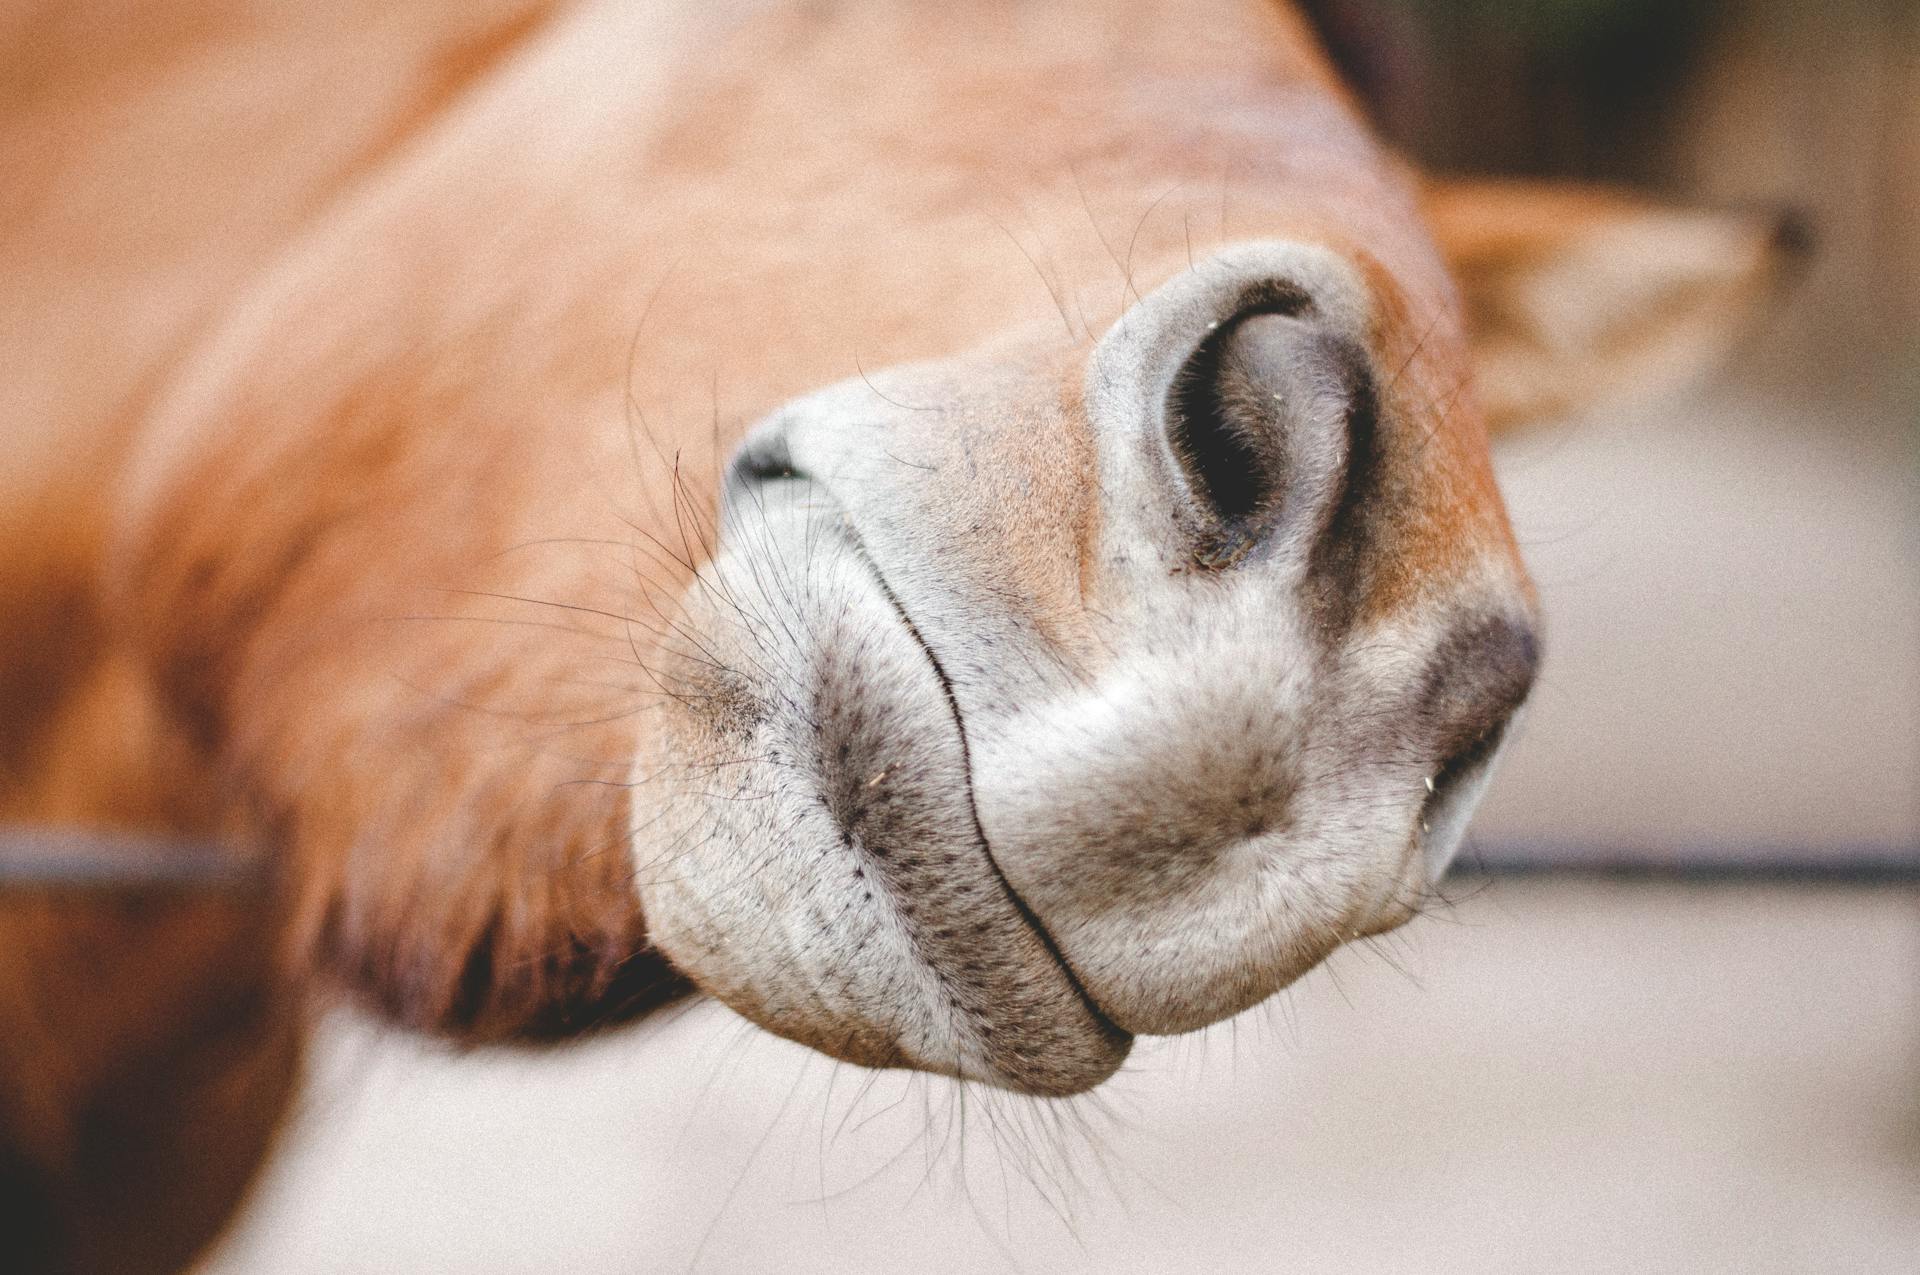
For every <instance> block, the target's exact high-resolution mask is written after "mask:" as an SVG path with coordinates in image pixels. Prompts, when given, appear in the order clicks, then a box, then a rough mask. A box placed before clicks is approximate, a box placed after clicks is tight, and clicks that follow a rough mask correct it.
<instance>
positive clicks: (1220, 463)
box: [1167, 319, 1279, 527]
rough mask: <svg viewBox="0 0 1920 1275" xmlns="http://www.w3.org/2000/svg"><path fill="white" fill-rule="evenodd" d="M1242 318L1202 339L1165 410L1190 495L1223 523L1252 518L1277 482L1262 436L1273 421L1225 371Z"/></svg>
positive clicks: (1169, 439)
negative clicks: (1254, 407)
mask: <svg viewBox="0 0 1920 1275" xmlns="http://www.w3.org/2000/svg"><path fill="white" fill-rule="evenodd" d="M1242 322H1243V320H1241V319H1235V320H1234V321H1233V322H1232V323H1230V324H1228V325H1226V326H1225V327H1223V328H1221V329H1220V330H1219V331H1217V332H1214V333H1213V334H1212V335H1211V336H1209V337H1208V338H1207V339H1206V340H1205V341H1203V342H1201V343H1200V348H1199V349H1197V350H1195V351H1194V353H1193V357H1192V358H1190V359H1188V360H1187V365H1186V366H1185V367H1184V368H1182V369H1181V370H1180V376H1179V379H1178V380H1177V381H1175V383H1174V389H1173V401H1172V403H1171V404H1170V405H1169V406H1170V408H1171V410H1170V411H1169V413H1168V429H1167V441H1168V442H1169V444H1171V446H1172V448H1173V454H1174V456H1175V458H1176V459H1178V460H1179V462H1180V466H1181V468H1182V469H1184V470H1185V471H1186V475H1187V480H1188V484H1189V486H1190V487H1191V488H1192V491H1193V494H1194V497H1195V498H1196V499H1197V500H1198V501H1199V502H1200V503H1201V505H1202V506H1203V507H1204V508H1205V509H1206V511H1207V512H1208V513H1209V514H1210V515H1211V516H1212V518H1213V519H1214V521H1216V522H1217V523H1219V524H1221V526H1222V527H1233V526H1236V525H1238V524H1243V523H1246V522H1248V521H1250V520H1252V519H1253V518H1255V517H1256V516H1257V515H1258V514H1259V513H1260V511H1261V510H1262V508H1263V507H1264V506H1265V505H1267V504H1268V503H1269V502H1270V501H1271V500H1272V498H1273V496H1274V495H1275V493H1276V491H1277V489H1278V486H1279V475H1278V474H1277V473H1275V472H1274V464H1273V457H1272V455H1271V451H1272V449H1271V447H1263V446H1262V442H1263V440H1262V439H1261V437H1260V435H1261V432H1262V430H1263V429H1264V430H1270V429H1271V426H1270V425H1268V423H1267V422H1266V421H1265V420H1264V419H1262V415H1263V414H1261V413H1259V412H1257V411H1253V410H1249V409H1250V406H1251V405H1249V404H1247V403H1245V402H1243V401H1238V399H1239V398H1240V396H1237V395H1235V394H1234V393H1233V392H1232V389H1231V388H1230V386H1229V385H1228V384H1227V382H1226V380H1225V377H1224V371H1225V369H1224V366H1223V365H1224V362H1225V357H1226V351H1227V348H1228V345H1229V343H1230V342H1232V341H1233V340H1234V338H1235V337H1236V336H1237V335H1239V332H1240V325H1241V323H1242Z"/></svg>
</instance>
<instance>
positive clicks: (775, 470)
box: [725, 430, 802, 489]
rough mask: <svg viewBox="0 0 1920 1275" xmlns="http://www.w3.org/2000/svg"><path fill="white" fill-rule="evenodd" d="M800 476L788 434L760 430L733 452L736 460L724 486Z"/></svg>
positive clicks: (736, 486) (728, 471)
mask: <svg viewBox="0 0 1920 1275" xmlns="http://www.w3.org/2000/svg"><path fill="white" fill-rule="evenodd" d="M801 476H802V475H801V474H800V472H799V471H798V470H797V469H795V468H794V465H793V453H792V451H791V450H790V449H789V447H788V444H787V436H786V434H785V433H784V432H774V431H769V430H759V431H756V432H755V433H754V434H753V435H751V436H750V437H749V438H748V439H747V441H746V442H744V443H742V444H741V445H740V448H739V450H738V451H736V452H734V454H733V461H732V463H730V464H729V465H728V466H727V480H726V484H725V486H726V487H727V488H728V489H735V488H740V487H747V486H751V485H753V484H755V483H763V482H772V481H774V480H776V479H781V478H797V477H801Z"/></svg>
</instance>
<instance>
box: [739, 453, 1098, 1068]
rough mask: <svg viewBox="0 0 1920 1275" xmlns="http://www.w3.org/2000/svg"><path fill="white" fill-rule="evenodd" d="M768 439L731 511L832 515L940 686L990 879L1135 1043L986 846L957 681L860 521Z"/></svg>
mask: <svg viewBox="0 0 1920 1275" xmlns="http://www.w3.org/2000/svg"><path fill="white" fill-rule="evenodd" d="M768 438H769V436H761V437H760V438H758V439H756V440H750V442H749V444H748V445H746V446H743V447H742V448H741V449H740V451H739V452H738V453H736V455H735V458H734V460H733V462H732V463H731V464H730V466H729V468H728V474H727V482H726V498H727V502H728V503H729V505H731V504H732V503H734V502H737V501H739V500H745V499H751V498H752V493H753V492H754V491H755V489H756V488H758V487H759V486H761V485H763V484H766V483H774V482H799V483H804V484H806V486H807V490H808V493H809V497H810V499H811V500H814V501H817V502H818V504H819V506H820V507H821V508H822V509H823V510H830V511H831V516H832V517H833V518H834V519H835V522H836V530H837V532H838V533H839V536H840V538H841V539H842V542H843V544H844V545H845V547H846V549H847V551H848V552H849V553H850V554H852V556H853V557H854V558H855V559H856V560H858V562H859V564H860V567H861V569H862V570H863V571H864V572H866V573H867V575H868V576H869V577H870V578H871V579H872V581H873V582H874V585H875V587H876V588H877V589H878V590H879V592H880V595H881V596H882V597H883V598H884V599H885V601H886V604H887V606H888V608H889V609H890V610H891V611H892V612H893V614H894V617H895V619H896V620H897V621H898V622H899V624H900V627H901V629H902V630H903V631H904V632H905V633H906V634H907V636H908V637H909V638H910V639H911V640H912V642H913V644H914V646H915V647H916V648H918V650H919V651H920V653H921V655H922V657H923V658H924V659H925V660H926V661H927V665H928V668H929V669H930V670H931V672H932V674H933V677H934V681H935V682H936V684H937V685H938V686H939V689H940V695H941V699H942V700H943V702H944V703H945V705H946V709H947V713H948V715H949V717H950V718H951V720H952V722H953V729H954V735H955V738H956V740H957V742H958V744H959V749H960V763H961V775H960V779H961V786H962V790H963V791H964V793H965V798H966V811H967V817H968V819H969V821H970V823H971V830H972V835H973V840H974V844H975V846H976V847H977V848H978V850H979V853H980V857H981V860H982V861H983V862H984V863H985V864H986V866H987V868H988V870H989V871H990V872H991V873H992V875H993V879H994V881H995V883H996V884H997V885H998V887H999V889H1000V891H1001V892H1002V894H1003V895H1004V896H1005V897H1006V899H1007V901H1008V902H1009V903H1010V904H1011V905H1012V907H1013V908H1014V910H1015V911H1016V912H1017V913H1018V914H1019V916H1020V919H1021V921H1022V923H1023V924H1024V925H1025V926H1026V928H1027V929H1028V930H1029V931H1030V932H1031V933H1032V934H1033V936H1034V937H1035V939H1037V940H1038V942H1039V944H1040V946H1041V947H1042V948H1043V949H1044V950H1045V952H1046V953H1047V956H1048V958H1049V959H1050V960H1051V962H1052V963H1053V965H1054V967H1055V968H1056V969H1057V970H1058V971H1059V972H1060V975H1061V977H1062V978H1063V979H1064V980H1065V981H1066V984H1067V986H1068V987H1069V988H1070V989H1071V990H1072V993H1073V996H1074V997H1075V999H1077V1000H1078V1001H1079V1003H1080V1005H1081V1006H1082V1008H1083V1009H1084V1010H1085V1011H1086V1013H1087V1014H1088V1016H1089V1017H1090V1019H1091V1020H1092V1023H1093V1025H1094V1027H1095V1028H1096V1030H1097V1031H1098V1032H1099V1033H1101V1034H1102V1035H1103V1036H1105V1037H1106V1038H1107V1039H1109V1040H1111V1041H1115V1042H1124V1041H1128V1040H1131V1039H1132V1033H1131V1032H1129V1031H1127V1030H1126V1029H1125V1028H1123V1027H1121V1026H1119V1025H1118V1024H1117V1023H1115V1022H1114V1021H1113V1019H1112V1018H1111V1017H1109V1016H1108V1014H1107V1012H1106V1010H1105V1009H1104V1008H1103V1007H1102V1006H1101V1005H1100V1003H1099V1002H1098V1001H1097V1000H1096V999H1095V998H1094V997H1093V995H1092V994H1091V993H1090V992H1089V991H1088V990H1087V988H1086V986H1085V984H1084V983H1082V981H1081V979H1080V975H1079V973H1078V971H1076V970H1075V969H1074V968H1073V966H1072V964H1071V963H1070V962H1069V961H1068V960H1067V957H1066V954H1065V953H1064V952H1063V951H1062V950H1061V949H1060V946H1059V944H1058V943H1057V942H1055V940H1054V937H1053V935H1052V934H1051V933H1050V932H1049V931H1048V929H1047V927H1046V925H1045V923H1044V922H1043V921H1042V920H1041V919H1040V917H1039V915H1038V914H1037V913H1036V912H1035V911H1034V910H1033V908H1032V907H1031V906H1030V905H1029V904H1028V903H1027V901H1026V899H1025V898H1023V897H1022V896H1021V894H1020V892H1019V891H1018V890H1016V889H1014V887H1013V884H1012V882H1011V881H1009V880H1008V879H1007V875H1006V873H1005V872H1004V871H1003V870H1002V869H1001V866H1000V863H999V860H998V859H997V858H996V857H995V855H994V853H993V845H992V842H991V841H989V840H988V838H987V834H986V829H985V827H984V825H983V824H982V823H981V820H980V811H979V804H978V801H977V798H976V795H975V792H974V777H973V758H972V749H971V744H970V741H969V739H968V736H967V728H966V718H965V714H964V713H963V712H962V710H961V707H960V701H959V697H958V696H957V695H956V693H955V691H954V686H953V681H952V679H951V677H950V676H949V675H948V673H947V670H946V666H945V665H944V664H943V663H942V661H941V659H940V656H939V653H938V652H937V651H936V650H935V649H934V647H933V645H932V643H931V642H929V641H928V640H927V637H926V634H925V633H924V631H923V630H922V629H921V628H920V626H919V624H917V623H916V622H915V620H914V618H913V616H912V613H911V612H909V611H908V610H907V608H906V605H905V603H904V602H902V600H901V598H900V595H899V594H898V593H897V592H896V591H895V590H894V588H893V586H892V584H891V582H890V581H889V580H888V579H887V577H886V574H885V573H884V572H883V571H882V570H881V568H880V564H879V561H878V560H877V558H876V556H875V555H874V553H873V551H872V550H871V548H870V547H869V546H868V544H867V541H866V540H865V538H864V537H863V536H862V534H861V531H860V527H859V525H858V522H857V520H856V519H855V517H854V516H853V514H852V513H851V511H850V510H849V508H848V506H847V505H846V503H844V502H843V501H841V500H840V499H838V497H837V496H836V495H835V493H834V491H833V488H832V485H831V484H830V483H828V482H826V481H823V480H822V479H821V478H820V477H819V476H818V475H816V474H814V473H812V472H810V471H808V470H804V469H802V468H800V467H799V466H797V465H795V464H794V463H793V461H792V457H791V453H790V452H788V450H787V449H786V446H785V439H784V436H783V433H782V434H771V435H770V438H771V440H772V441H771V442H769V441H768Z"/></svg>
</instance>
